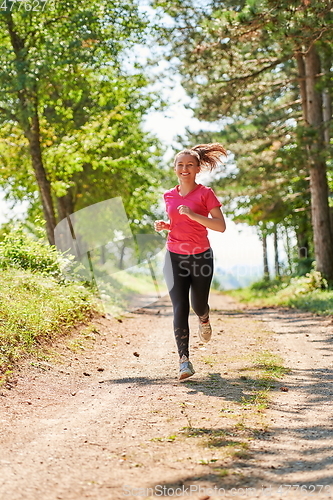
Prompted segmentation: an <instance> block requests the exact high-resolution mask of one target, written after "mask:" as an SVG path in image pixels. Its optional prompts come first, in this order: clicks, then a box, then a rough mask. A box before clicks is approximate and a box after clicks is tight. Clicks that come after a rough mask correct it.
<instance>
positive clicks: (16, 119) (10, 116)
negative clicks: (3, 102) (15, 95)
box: [0, 106, 18, 122]
mask: <svg viewBox="0 0 333 500" xmlns="http://www.w3.org/2000/svg"><path fill="white" fill-rule="evenodd" d="M0 113H1V114H3V115H5V116H7V117H8V118H9V119H10V120H13V121H15V122H18V118H17V116H16V115H14V114H13V113H11V112H10V111H9V110H8V109H6V108H3V107H1V106H0Z"/></svg>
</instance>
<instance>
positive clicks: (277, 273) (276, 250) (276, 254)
mask: <svg viewBox="0 0 333 500" xmlns="http://www.w3.org/2000/svg"><path fill="white" fill-rule="evenodd" d="M274 267H275V276H280V263H279V248H278V232H277V226H276V224H275V225H274Z"/></svg>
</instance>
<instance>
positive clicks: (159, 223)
mask: <svg viewBox="0 0 333 500" xmlns="http://www.w3.org/2000/svg"><path fill="white" fill-rule="evenodd" d="M154 228H155V231H163V230H164V229H165V230H166V231H170V222H165V221H164V220H156V221H155V222H154Z"/></svg>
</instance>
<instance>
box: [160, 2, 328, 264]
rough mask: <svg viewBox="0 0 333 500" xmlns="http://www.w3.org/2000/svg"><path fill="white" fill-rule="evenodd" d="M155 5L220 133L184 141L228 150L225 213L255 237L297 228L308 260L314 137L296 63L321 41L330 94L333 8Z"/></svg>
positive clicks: (198, 103)
mask: <svg viewBox="0 0 333 500" xmlns="http://www.w3.org/2000/svg"><path fill="white" fill-rule="evenodd" d="M154 3H155V5H156V6H158V7H160V8H163V9H164V10H165V11H166V12H167V13H168V14H169V15H170V16H172V18H173V20H174V25H173V26H172V27H171V28H169V29H165V28H161V33H163V34H164V40H165V41H166V42H167V44H168V47H169V46H170V44H171V46H172V49H171V50H172V55H173V56H174V61H177V60H178V61H179V66H178V68H179V71H180V72H181V75H182V82H183V86H184V87H185V89H186V91H187V93H188V95H189V96H190V97H193V106H192V107H193V108H194V113H195V116H196V117H197V118H199V119H200V120H208V121H210V122H215V123H216V130H219V132H206V131H204V130H203V131H200V132H198V133H192V134H191V133H188V135H187V138H186V139H185V141H184V142H185V143H186V142H187V143H190V144H193V143H196V142H197V143H200V142H215V141H218V142H222V143H223V144H225V145H226V146H227V148H228V149H229V150H230V151H231V152H232V159H231V161H230V163H229V164H228V165H227V168H225V169H224V171H223V172H221V173H219V176H218V180H217V181H216V182H215V185H214V187H215V189H217V191H218V194H219V196H220V197H221V198H222V200H223V202H224V206H225V211H226V212H227V213H228V214H229V215H230V216H232V217H233V218H234V220H236V221H239V222H246V223H247V224H250V225H255V226H257V227H259V230H261V229H260V225H261V226H262V225H265V226H266V228H267V229H270V228H272V227H274V226H275V225H276V224H280V225H281V226H284V227H286V228H291V229H292V230H293V231H295V233H296V235H297V239H298V240H302V241H301V244H299V243H300V242H299V241H298V246H299V247H306V248H307V255H308V256H309V258H311V256H312V250H313V249H312V246H311V243H310V242H311V240H314V238H313V233H312V227H311V221H310V212H311V211H310V190H309V182H308V181H309V163H311V162H312V161H313V159H312V160H310V162H309V145H310V144H313V142H314V141H316V138H317V137H318V133H317V131H315V130H314V129H313V128H310V127H309V126H308V125H307V120H306V117H305V116H304V111H303V107H304V106H302V96H301V93H300V85H301V82H302V78H301V77H300V76H301V75H300V74H299V71H300V70H299V68H298V64H299V61H298V60H297V57H296V56H297V54H305V53H307V51H308V49H309V47H310V46H311V45H312V44H313V43H315V44H316V50H318V53H319V55H320V58H321V60H322V63H323V68H324V66H325V65H326V66H328V70H327V71H326V75H324V74H323V72H322V75H321V78H318V84H317V87H318V89H320V90H324V89H325V90H326V92H328V94H330V96H331V97H332V85H331V81H332V73H331V69H330V68H331V66H332V65H331V62H332V39H331V23H332V11H331V3H330V2H322V1H320V0H314V1H311V2H310V1H309V2H308V1H304V2H296V1H295V2H290V1H288V0H286V1H282V2H277V1H276V0H251V1H250V0H248V1H239V0H234V1H233V0H230V1H226V2H216V1H214V0H212V1H208V2H204V3H203V4H202V3H200V4H199V5H198V3H196V2H194V1H191V0H187V1H186V2H185V3H184V4H183V3H181V2H179V0H169V1H168V2H164V1H159V0H156V1H155V2H154ZM318 40H320V42H318ZM302 61H303V63H304V60H302ZM303 105H304V103H303ZM329 127H330V131H331V133H332V122H330V125H329ZM318 156H319V157H320V159H321V160H326V161H330V160H329V159H330V158H331V156H332V155H331V148H330V147H329V146H328V145H326V147H320V151H319V153H318V154H317V155H316V157H318ZM311 164H312V163H311ZM330 178H331V176H329V179H330ZM312 189H313V190H314V187H312ZM302 264H303V262H302ZM301 272H304V270H303V269H302V270H301Z"/></svg>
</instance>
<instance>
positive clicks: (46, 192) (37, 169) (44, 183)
mask: <svg viewBox="0 0 333 500" xmlns="http://www.w3.org/2000/svg"><path fill="white" fill-rule="evenodd" d="M26 137H27V138H28V141H29V147H30V155H31V162H32V168H33V170H34V173H35V177H36V181H37V184H38V188H39V194H40V199H41V202H42V207H43V214H44V218H45V221H46V233H47V237H48V240H49V243H50V245H54V229H55V227H56V219H55V213H54V208H53V200H52V195H51V185H50V182H49V180H48V178H47V176H46V172H45V168H44V165H43V159H42V152H41V147H40V130H39V119H38V114H37V109H36V112H35V115H34V116H33V117H32V119H31V126H30V129H29V130H26Z"/></svg>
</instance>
